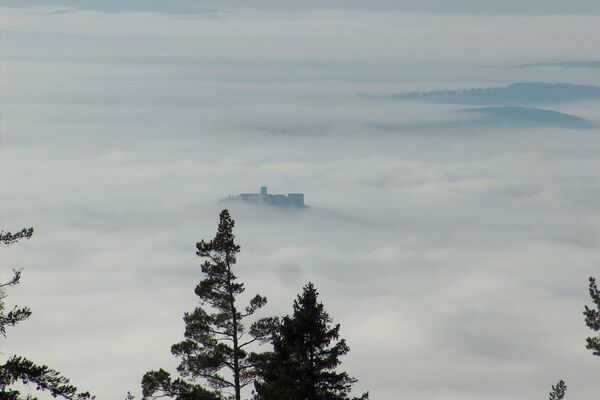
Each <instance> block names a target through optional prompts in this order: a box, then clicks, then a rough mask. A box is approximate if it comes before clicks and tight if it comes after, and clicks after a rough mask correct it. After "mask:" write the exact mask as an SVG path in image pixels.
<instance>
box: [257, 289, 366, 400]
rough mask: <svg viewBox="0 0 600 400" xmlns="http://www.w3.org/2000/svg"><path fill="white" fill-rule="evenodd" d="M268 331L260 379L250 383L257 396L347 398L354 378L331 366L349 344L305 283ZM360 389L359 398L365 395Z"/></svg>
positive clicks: (274, 399)
mask: <svg viewBox="0 0 600 400" xmlns="http://www.w3.org/2000/svg"><path fill="white" fill-rule="evenodd" d="M293 310H294V312H293V315H292V316H291V317H290V316H286V317H284V318H283V319H282V321H281V323H280V324H279V325H278V329H277V330H276V331H275V332H274V334H273V336H272V343H273V352H270V353H265V354H263V355H261V356H260V357H258V359H257V364H258V365H259V366H260V368H259V371H260V377H261V379H260V380H259V381H257V382H256V383H255V390H256V399H257V400H346V399H348V398H349V397H348V396H349V393H350V390H351V387H352V384H354V383H355V382H356V381H357V380H356V379H354V378H352V377H350V376H349V375H348V374H347V373H346V372H336V368H337V367H338V366H339V365H340V363H341V362H340V359H339V358H340V357H341V356H343V355H345V354H347V353H348V352H349V351H350V348H349V347H348V345H347V344H346V341H345V340H344V339H340V325H339V324H336V325H332V319H331V317H330V316H329V315H328V314H327V312H326V311H325V309H324V307H323V304H322V303H321V302H319V301H318V292H317V290H316V289H315V287H314V286H313V284H312V283H308V284H307V285H306V286H305V287H304V290H303V293H302V294H301V295H299V296H298V297H297V299H296V300H295V301H294V305H293ZM367 398H368V394H367V393H365V394H363V395H362V396H361V399H367Z"/></svg>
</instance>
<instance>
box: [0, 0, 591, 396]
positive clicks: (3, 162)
mask: <svg viewBox="0 0 600 400" xmlns="http://www.w3.org/2000/svg"><path fill="white" fill-rule="evenodd" d="M438 3H439V2H438ZM580 3H581V4H583V2H580ZM6 4H7V5H8V6H10V7H3V8H0V13H1V14H2V17H1V22H2V24H1V25H2V28H1V29H2V31H1V36H0V72H1V73H0V87H1V90H0V199H1V201H0V219H1V221H2V226H1V227H0V228H2V230H5V231H11V230H12V231H14V230H17V229H20V228H21V227H25V226H33V227H35V235H34V237H33V238H32V239H31V240H29V241H25V242H22V243H19V244H18V245H15V246H11V247H10V248H8V249H2V251H1V252H0V264H1V265H2V271H1V272H2V275H3V276H5V275H7V274H9V272H10V268H12V267H23V268H24V272H23V282H22V284H21V285H19V287H17V288H16V289H14V290H11V292H10V301H11V303H14V304H21V305H29V306H30V307H31V308H32V311H33V315H32V318H31V320H29V321H27V322H24V323H23V324H22V325H21V326H19V327H18V328H17V330H16V331H14V332H12V331H11V332H9V335H8V337H7V340H6V341H4V342H2V348H0V352H1V353H7V352H8V353H11V354H12V353H18V354H23V355H25V356H28V357H31V358H35V359H36V360H39V361H40V362H42V363H47V364H49V365H51V366H52V367H53V368H56V369H58V370H60V371H61V372H63V373H64V374H65V375H67V376H69V377H70V378H71V380H72V382H73V383H75V384H76V385H78V386H80V387H83V388H85V389H86V390H89V391H90V392H92V393H94V394H95V395H96V396H97V398H98V399H104V398H106V399H111V398H123V397H124V396H125V394H126V392H127V391H131V392H132V393H133V394H135V395H136V396H139V392H140V388H139V382H140V380H141V377H142V375H143V374H144V373H145V372H146V371H148V370H151V369H157V368H160V367H165V368H166V367H170V368H172V369H173V370H174V368H175V366H176V360H175V359H174V358H173V357H172V356H171V354H170V346H171V345H172V344H173V343H176V342H177V341H179V340H180V339H181V337H182V334H183V322H182V316H183V313H184V312H186V311H190V310H191V309H192V308H193V307H194V306H195V305H196V297H195V296H194V293H193V290H194V287H195V286H196V284H197V283H198V281H199V280H200V279H201V271H200V259H199V258H198V257H197V256H196V255H195V243H196V242H198V241H200V240H201V239H210V238H212V237H213V236H214V232H215V229H216V227H217V223H218V213H219V211H220V210H221V209H223V208H224V207H227V208H229V210H230V212H231V214H232V216H233V218H234V219H235V221H236V235H237V240H238V243H239V244H240V245H241V248H242V251H241V253H240V255H239V258H238V265H237V267H238V270H237V275H238V276H239V278H240V280H241V281H242V282H244V283H245V286H246V292H247V293H246V294H247V295H248V297H250V296H251V295H254V294H255V293H260V294H262V295H264V296H267V298H268V305H267V306H266V307H265V309H264V310H265V311H263V313H264V314H266V315H284V314H287V313H290V311H291V303H292V301H293V299H294V297H295V296H296V294H297V293H299V292H300V290H301V288H302V286H303V285H304V284H305V283H307V282H308V281H312V282H313V283H314V284H315V286H316V287H317V288H318V289H319V292H320V293H321V295H322V301H323V303H324V304H325V307H326V308H327V310H328V311H329V312H330V314H331V316H332V317H333V319H334V321H335V322H338V323H340V324H341V335H342V337H345V338H346V339H347V341H348V344H349V345H350V346H351V349H352V350H351V352H350V354H349V355H348V356H346V357H345V359H344V360H343V361H344V363H343V365H342V366H343V368H344V369H345V370H347V371H348V372H349V373H350V374H351V375H352V376H355V377H357V378H358V379H359V382H358V384H357V385H356V393H359V392H361V391H365V390H369V391H370V394H371V398H373V399H379V400H393V399H398V398H401V397H402V398H411V399H414V400H437V399H448V398H460V399H464V400H469V399H481V398H486V399H490V400H508V399H515V398H523V399H525V398H543V397H544V396H545V395H546V393H547V392H548V389H549V385H550V384H552V383H555V382H556V381H557V380H558V379H559V378H564V379H565V380H566V381H567V382H568V383H569V397H570V398H571V397H572V398H574V399H575V398H592V397H593V395H594V394H596V393H597V390H598V387H597V382H596V381H597V375H598V373H597V372H598V367H597V366H596V363H597V361H596V360H594V359H593V357H591V356H590V354H589V352H588V351H586V350H585V343H584V340H585V339H584V338H585V337H586V336H587V335H588V332H587V328H586V326H585V324H584V322H583V317H582V315H581V313H582V310H583V305H584V304H586V302H587V301H588V299H587V298H586V296H587V291H586V286H587V278H588V276H591V275H594V274H595V275H596V276H597V275H598V271H599V268H598V260H599V258H600V251H599V249H600V246H599V244H600V218H599V217H598V215H600V212H599V211H600V205H599V204H600V203H599V202H598V198H599V196H600V176H599V174H598V171H600V159H599V158H598V156H597V155H598V154H599V152H600V139H599V136H598V135H599V134H600V129H599V128H598V126H599V125H598V124H600V107H599V105H600V99H598V98H597V97H594V98H580V97H575V98H571V97H569V98H565V99H562V100H561V101H558V102H552V101H541V100H539V99H538V100H539V101H538V100H534V101H529V102H528V103H527V107H528V109H535V110H538V111H539V110H542V111H546V112H553V113H554V114H542V116H541V117H540V116H539V115H540V114H536V115H537V116H538V119H540V118H541V122H539V121H538V122H536V123H531V120H530V119H529V120H528V119H527V118H525V120H523V118H516V119H515V118H514V117H512V118H509V117H510V116H509V117H507V116H506V115H505V114H506V113H504V114H498V113H496V114H493V115H491V116H490V114H489V112H488V113H487V114H486V112H485V111H481V110H480V111H477V110H479V108H478V106H480V105H481V104H475V105H473V104H471V103H469V104H464V103H463V102H452V101H428V100H427V99H415V98H409V99H402V100H399V99H398V98H396V97H394V95H396V94H398V93H414V92H432V93H436V92H440V91H446V90H466V89H485V88H497V87H505V86H506V85H511V84H514V83H519V82H521V83H522V82H545V83H567V84H579V85H587V86H598V85H600V69H598V68H594V67H589V68H588V67H585V66H586V65H588V64H585V63H593V62H594V59H595V56H596V54H597V45H598V39H599V37H600V17H597V16H595V15H584V14H578V15H567V13H566V12H565V14H564V15H561V14H556V15H550V16H549V15H529V14H525V13H527V12H528V11H527V10H523V9H522V8H516V9H515V10H513V11H514V12H515V14H513V15H509V14H493V13H484V14H481V13H479V12H477V13H470V12H468V11H466V10H464V11H462V12H455V13H445V12H444V11H445V10H443V9H438V8H436V9H435V10H431V9H425V10H423V9H421V8H419V9H418V11H412V9H409V11H407V10H398V9H393V10H388V11H383V10H381V9H366V10H365V9H362V10H361V9H343V8H336V7H332V9H329V10H318V9H316V8H314V9H313V8H311V9H309V10H300V11H298V10H287V9H285V10H281V9H277V10H274V9H273V8H269V7H265V8H263V9H258V10H257V9H254V10H240V9H238V8H234V7H231V8H222V9H221V8H216V7H215V6H214V5H210V7H209V8H211V7H213V8H211V9H210V10H204V9H201V10H200V11H196V12H194V13H189V12H178V13H172V12H168V10H164V9H162V8H158V9H150V10H139V9H135V10H121V9H119V7H117V6H115V8H116V9H111V10H106V9H103V10H95V9H89V7H88V9H76V8H72V6H73V5H72V4H70V3H67V2H65V3H63V5H62V6H57V5H52V6H48V5H47V3H46V5H44V6H40V5H38V6H35V7H16V5H15V4H13V3H10V2H9V3H6ZM32 4H33V3H32ZM35 4H39V3H35ZM382 4H383V2H382ZM431 4H433V2H432V3H431ZM439 4H441V3H439ZM439 7H442V6H441V5H440V6H439ZM556 7H557V8H551V10H553V11H549V13H558V12H561V10H562V8H561V7H562V6H560V5H556ZM559 9H560V10H559ZM557 10H558V11H557ZM125 11H127V12H125ZM426 11H435V12H426ZM471 11H472V10H471ZM521 12H522V13H521ZM541 14H546V13H541ZM568 14H572V13H568ZM573 43H576V45H573ZM570 63H571V64H570ZM572 63H575V65H577V67H576V68H575V67H572V66H571V65H572ZM577 63H584V64H577ZM523 65H527V67H523ZM591 65H594V64H591ZM513 100H514V99H513ZM513 100H510V101H503V102H502V104H500V106H503V107H516V106H521V105H522V104H520V103H519V102H518V101H513ZM485 105H486V106H487V105H489V104H487V103H486V104H485ZM492 105H494V106H496V105H497V103H496V102H493V103H492ZM475 106H477V107H475ZM548 115H552V116H554V117H556V116H557V115H558V116H567V117H568V116H572V117H573V118H577V119H576V120H571V119H568V121H576V122H581V121H584V122H585V127H584V128H585V129H582V125H580V124H574V125H573V124H569V123H566V124H562V123H559V122H557V120H556V119H552V118H550V119H547V118H549V117H548ZM260 186H268V187H269V191H270V192H272V193H288V192H302V193H304V195H305V201H306V204H307V206H308V207H307V208H306V209H304V210H299V211H297V212H290V211H289V210H285V209H277V208H269V207H264V206H263V207H261V206H251V205H245V204H226V203H222V202H220V201H219V199H221V198H224V197H226V196H227V195H229V194H238V193H245V192H257V191H258V190H259V187H260ZM4 346H6V348H4Z"/></svg>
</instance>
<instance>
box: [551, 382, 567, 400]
mask: <svg viewBox="0 0 600 400" xmlns="http://www.w3.org/2000/svg"><path fill="white" fill-rule="evenodd" d="M566 392H567V385H566V384H565V381H563V380H560V381H558V383H557V384H556V385H553V386H552V391H551V392H550V398H549V399H550V400H563V398H564V397H565V393H566Z"/></svg>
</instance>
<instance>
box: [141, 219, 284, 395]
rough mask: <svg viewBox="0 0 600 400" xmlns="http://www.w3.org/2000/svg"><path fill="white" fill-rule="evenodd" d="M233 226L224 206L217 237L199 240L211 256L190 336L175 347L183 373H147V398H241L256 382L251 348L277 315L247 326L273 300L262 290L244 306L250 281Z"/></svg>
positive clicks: (200, 249) (203, 253) (190, 319)
mask: <svg viewBox="0 0 600 400" xmlns="http://www.w3.org/2000/svg"><path fill="white" fill-rule="evenodd" d="M233 228H234V221H233V219H232V218H231V216H230V215H229V212H228V211H227V210H223V211H222V212H221V214H220V219H219V226H218V229H217V234H216V236H215V238H214V239H213V240H211V241H209V242H206V241H204V240H202V241H201V242H199V243H197V244H196V248H197V252H196V254H197V255H198V256H199V257H202V258H203V259H205V261H204V263H203V264H202V272H203V273H204V279H202V280H201V281H200V283H199V284H198V285H197V286H196V289H195V293H196V295H197V296H198V298H199V301H200V305H199V306H198V307H196V308H195V309H194V311H192V312H191V313H186V314H185V315H184V317H183V319H184V322H185V334H184V336H185V340H183V341H182V342H180V343H177V344H175V345H173V346H172V347H171V352H172V353H173V355H175V356H176V357H178V358H180V359H181V361H180V363H179V366H178V367H177V370H178V372H179V373H180V375H181V378H179V379H177V380H175V381H171V378H170V376H169V374H168V373H167V372H165V371H164V370H159V371H151V372H148V373H146V375H144V378H143V380H142V391H143V393H144V396H145V397H165V396H166V397H173V398H177V399H179V400H187V399H198V400H200V399H202V400H204V399H206V400H208V399H217V398H221V396H222V395H224V396H226V397H227V398H232V399H235V400H240V399H241V390H242V388H244V387H245V386H247V385H249V384H251V383H252V382H253V381H254V379H255V368H254V365H253V362H252V357H250V353H249V351H248V348H249V346H250V345H251V344H252V343H255V342H262V341H265V340H266V339H267V338H268V336H269V334H270V331H271V327H272V326H273V324H274V321H275V320H274V319H272V318H263V319H260V320H257V321H255V322H254V323H252V324H251V325H250V327H249V329H246V325H245V320H246V319H247V318H248V317H250V316H252V315H253V314H254V313H255V312H256V311H257V310H258V309H259V308H261V307H263V306H264V305H265V304H266V303H267V299H266V298H265V297H262V296H260V295H256V296H254V297H253V298H252V299H251V300H250V302H249V304H248V305H247V306H246V307H245V308H240V305H239V296H240V295H241V294H242V293H244V285H243V284H242V283H240V282H238V280H237V277H236V275H235V274H234V271H233V266H234V265H235V263H236V261H237V259H236V257H237V253H239V251H240V246H238V245H237V244H236V243H235V235H234V234H233ZM200 382H207V383H208V384H209V386H210V387H212V388H213V389H214V390H213V391H211V392H209V391H207V390H205V389H204V388H203V387H202V386H201V384H200Z"/></svg>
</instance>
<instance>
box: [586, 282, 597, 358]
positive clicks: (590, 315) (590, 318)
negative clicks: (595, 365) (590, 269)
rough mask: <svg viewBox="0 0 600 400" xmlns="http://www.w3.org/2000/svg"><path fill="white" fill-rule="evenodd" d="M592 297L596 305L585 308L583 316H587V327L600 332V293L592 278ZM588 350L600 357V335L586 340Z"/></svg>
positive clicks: (590, 289)
mask: <svg viewBox="0 0 600 400" xmlns="http://www.w3.org/2000/svg"><path fill="white" fill-rule="evenodd" d="M589 291H590V297H591V298H592V302H593V303H594V305H593V306H592V307H588V306H585V310H584V311H583V315H585V323H586V325H587V326H588V327H589V328H590V329H591V330H593V331H594V332H598V331H600V291H598V286H596V280H595V279H594V278H592V277H590V288H589ZM586 342H587V345H586V348H587V349H589V350H592V352H593V354H594V355H595V356H600V334H599V335H598V336H595V337H592V336H590V337H588V338H587V339H586Z"/></svg>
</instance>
